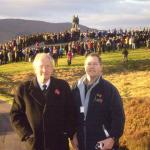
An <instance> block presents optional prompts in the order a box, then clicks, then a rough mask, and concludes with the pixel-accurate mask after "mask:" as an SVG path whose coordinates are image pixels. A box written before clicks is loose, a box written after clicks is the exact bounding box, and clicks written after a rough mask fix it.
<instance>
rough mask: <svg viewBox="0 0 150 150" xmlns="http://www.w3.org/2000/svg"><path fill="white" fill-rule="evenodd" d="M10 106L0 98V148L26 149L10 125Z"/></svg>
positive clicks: (2, 149)
mask: <svg viewBox="0 0 150 150" xmlns="http://www.w3.org/2000/svg"><path fill="white" fill-rule="evenodd" d="M10 107H11V106H10V105H9V104H7V103H6V102H4V101H1V100H0V150H26V149H25V146H24V144H23V143H22V142H20V140H19V137H18V136H17V135H16V134H15V132H14V131H13V129H12V127H11V124H10V120H9V111H10Z"/></svg>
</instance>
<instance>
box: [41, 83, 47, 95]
mask: <svg viewBox="0 0 150 150" xmlns="http://www.w3.org/2000/svg"><path fill="white" fill-rule="evenodd" d="M46 88H47V85H45V84H44V85H43V90H42V92H43V94H44V95H45V94H46V91H47V89H46Z"/></svg>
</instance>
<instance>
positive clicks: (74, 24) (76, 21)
mask: <svg viewBox="0 0 150 150" xmlns="http://www.w3.org/2000/svg"><path fill="white" fill-rule="evenodd" d="M79 30H80V28H79V17H78V16H75V15H74V16H73V19H72V27H71V31H79Z"/></svg>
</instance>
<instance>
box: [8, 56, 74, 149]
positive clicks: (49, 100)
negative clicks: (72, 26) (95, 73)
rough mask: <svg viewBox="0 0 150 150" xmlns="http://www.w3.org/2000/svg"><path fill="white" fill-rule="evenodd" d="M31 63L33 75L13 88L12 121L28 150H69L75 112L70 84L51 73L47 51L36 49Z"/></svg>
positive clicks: (50, 59) (50, 60)
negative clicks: (14, 90) (40, 51)
mask: <svg viewBox="0 0 150 150" xmlns="http://www.w3.org/2000/svg"><path fill="white" fill-rule="evenodd" d="M33 67H34V71H35V75H36V77H35V78H34V79H33V80H29V81H26V82H24V83H21V84H20V85H19V86H18V87H17V89H16V92H15V96H14V101H13V105H12V108H11V111H10V118H11V123H12V125H13V127H14V129H15V131H16V132H17V133H18V135H19V136H20V138H21V141H24V142H25V143H26V144H27V150H69V141H68V138H70V139H71V140H72V139H73V141H72V143H77V139H76V131H77V130H76V129H77V117H76V116H77V115H76V108H75V103H74V101H73V97H72V94H71V90H70V87H69V85H68V83H67V82H66V81H64V80H61V79H56V78H54V77H52V73H53V64H52V58H51V56H50V55H49V54H46V53H38V54H37V55H36V57H35V59H34V61H33ZM74 145H75V144H74ZM76 150H77V149H76Z"/></svg>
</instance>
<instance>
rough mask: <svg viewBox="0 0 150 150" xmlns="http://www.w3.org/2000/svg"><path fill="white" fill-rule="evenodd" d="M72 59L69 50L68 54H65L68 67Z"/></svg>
mask: <svg viewBox="0 0 150 150" xmlns="http://www.w3.org/2000/svg"><path fill="white" fill-rule="evenodd" d="M72 58H73V53H72V51H71V50H69V51H68V53H67V62H68V66H70V65H71V62H72Z"/></svg>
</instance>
